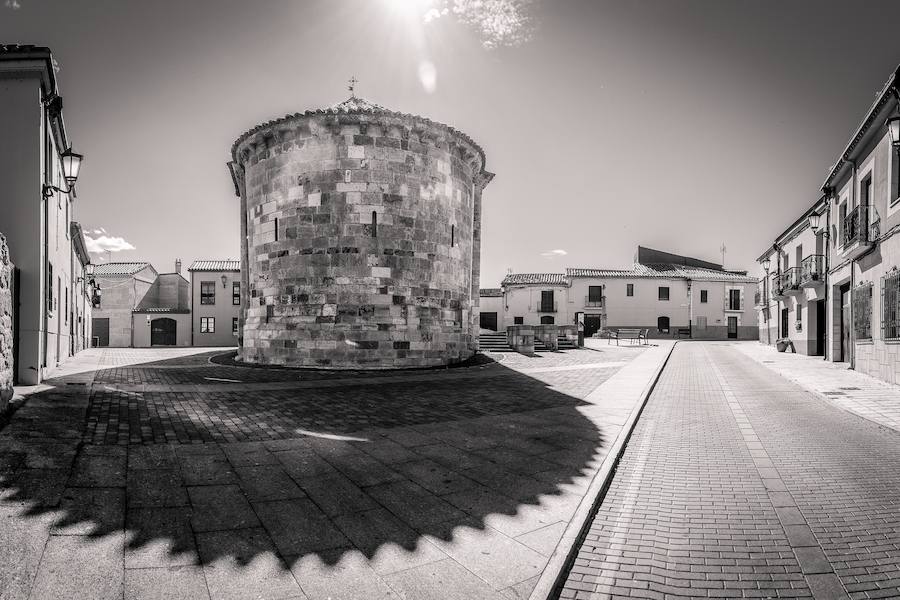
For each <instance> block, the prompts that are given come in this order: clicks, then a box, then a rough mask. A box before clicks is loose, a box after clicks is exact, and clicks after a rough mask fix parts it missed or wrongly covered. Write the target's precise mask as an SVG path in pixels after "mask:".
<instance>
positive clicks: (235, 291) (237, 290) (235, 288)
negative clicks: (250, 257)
mask: <svg viewBox="0 0 900 600" xmlns="http://www.w3.org/2000/svg"><path fill="white" fill-rule="evenodd" d="M231 304H232V305H233V306H240V305H241V282H240V281H232V282H231Z"/></svg>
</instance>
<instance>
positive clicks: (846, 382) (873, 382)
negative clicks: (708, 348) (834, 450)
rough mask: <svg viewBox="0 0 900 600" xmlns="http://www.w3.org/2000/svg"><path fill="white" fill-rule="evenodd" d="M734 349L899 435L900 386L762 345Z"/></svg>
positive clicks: (752, 344) (841, 365)
mask: <svg viewBox="0 0 900 600" xmlns="http://www.w3.org/2000/svg"><path fill="white" fill-rule="evenodd" d="M734 347H735V348H736V349H737V350H740V351H741V352H742V353H743V354H745V355H746V356H749V357H750V358H752V359H753V360H755V361H756V362H758V363H760V364H762V365H765V366H766V367H767V368H769V369H771V370H772V371H774V372H775V373H778V374H779V375H781V376H782V377H784V378H785V379H787V380H788V381H793V382H794V383H796V384H798V385H799V386H800V387H802V388H803V389H805V390H808V391H811V392H814V393H815V394H818V395H819V396H821V397H822V398H825V399H826V400H828V401H829V402H831V403H832V404H834V405H836V406H838V407H840V408H843V409H844V410H848V411H850V412H852V413H855V414H857V415H859V416H861V417H864V418H866V419H869V420H870V421H874V422H876V423H878V424H879V425H883V426H885V427H890V428H891V429H894V430H896V431H900V386H898V385H892V384H890V383H886V382H884V381H881V380H879V379H876V378H874V377H871V376H870V375H866V374H865V373H860V372H858V371H854V370H852V369H850V368H849V365H848V364H847V363H833V362H829V361H826V360H823V359H822V357H821V356H806V355H803V354H794V353H793V352H790V353H788V352H778V351H777V350H775V348H773V347H771V346H766V345H764V344H760V343H752V342H747V343H740V344H735V345H734Z"/></svg>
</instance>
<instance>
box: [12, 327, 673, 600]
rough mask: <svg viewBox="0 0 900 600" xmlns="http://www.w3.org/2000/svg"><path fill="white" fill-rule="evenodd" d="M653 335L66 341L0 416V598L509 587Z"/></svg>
mask: <svg viewBox="0 0 900 600" xmlns="http://www.w3.org/2000/svg"><path fill="white" fill-rule="evenodd" d="M670 348H671V346H670V345H662V346H654V347H638V346H634V347H628V346H622V347H618V348H616V347H615V346H606V345H605V344H598V345H596V346H595V347H594V348H593V349H587V348H586V349H578V350H567V351H561V352H541V353H538V354H537V355H535V356H531V357H528V356H522V355H519V354H515V353H503V354H496V355H492V357H493V359H494V361H485V362H483V363H482V364H476V366H472V367H467V368H456V369H443V370H430V371H407V372H393V373H377V374H371V375H362V374H359V373H315V372H309V371H302V372H301V371H297V370H286V369H258V368H256V369H253V368H245V367H239V366H233V365H232V366H229V365H227V364H225V365H222V364H214V363H211V362H209V360H208V359H209V357H210V356H213V355H215V354H216V352H207V351H202V350H201V351H197V350H189V349H184V350H175V349H173V350H122V349H106V350H102V349H94V350H89V351H86V352H83V353H81V354H79V355H78V357H76V358H75V359H74V360H72V361H70V362H69V363H67V364H66V365H65V366H64V368H63V369H61V370H60V371H59V372H58V376H57V378H56V379H53V380H51V381H49V382H48V384H47V385H45V386H40V387H38V388H34V389H30V390H20V391H22V392H25V393H28V394H30V395H29V396H28V397H27V398H26V401H25V402H24V404H22V406H21V407H20V408H19V409H18V410H17V411H16V412H15V413H14V414H13V416H12V418H11V419H10V421H9V423H8V424H7V425H6V426H5V427H4V428H3V429H2V431H0V532H2V537H0V598H2V599H3V600H12V599H20V598H21V599H25V598H32V599H36V600H37V599H41V600H42V599H45V598H66V599H72V598H86V599H87V598H90V599H105V598H116V599H121V598H126V599H138V598H140V599H143V598H167V599H173V598H191V599H195V598H211V599H216V600H217V599H226V598H235V599H239V598H240V599H242V598H310V599H318V598H321V599H326V598H331V599H351V598H367V599H368V598H408V599H426V598H466V599H472V598H497V599H512V598H527V597H528V596H529V594H530V593H531V591H532V588H533V587H534V586H535V584H536V582H537V580H538V578H539V576H540V575H541V573H542V571H543V570H544V568H545V566H546V565H547V564H548V560H549V559H550V557H551V556H552V555H553V553H554V551H555V550H556V547H557V545H558V542H559V540H560V538H561V537H562V535H563V532H564V531H565V529H566V527H567V526H568V524H569V521H570V519H572V516H573V514H575V512H576V510H577V509H578V507H579V506H580V505H581V504H582V503H583V500H584V495H585V493H586V491H587V490H588V488H589V485H590V484H591V482H592V479H593V477H594V476H595V474H596V473H597V471H598V469H599V467H600V466H601V464H603V460H604V458H606V454H607V452H608V451H609V448H610V446H611V445H612V444H613V443H614V441H615V440H616V439H617V438H618V436H619V435H620V433H621V432H622V427H623V424H624V423H625V422H626V420H627V418H628V415H629V414H631V413H632V411H633V410H634V407H635V406H636V405H637V403H638V400H639V398H640V395H641V394H640V392H641V390H642V389H643V388H644V387H645V386H646V384H647V382H648V381H649V380H650V378H651V377H652V376H653V374H654V373H655V372H656V370H657V369H658V368H659V366H660V365H661V364H662V362H663V360H664V359H665V357H666V356H667V354H668V352H669V350H670Z"/></svg>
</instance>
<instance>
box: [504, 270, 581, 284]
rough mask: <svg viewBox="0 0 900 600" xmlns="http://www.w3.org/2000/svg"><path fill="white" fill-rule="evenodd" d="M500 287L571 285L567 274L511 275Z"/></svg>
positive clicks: (505, 278)
mask: <svg viewBox="0 0 900 600" xmlns="http://www.w3.org/2000/svg"><path fill="white" fill-rule="evenodd" d="M500 285H502V286H504V287H506V286H508V285H569V280H568V279H567V278H566V275H565V273H510V274H509V275H507V276H506V277H504V278H503V281H502V282H501V284H500Z"/></svg>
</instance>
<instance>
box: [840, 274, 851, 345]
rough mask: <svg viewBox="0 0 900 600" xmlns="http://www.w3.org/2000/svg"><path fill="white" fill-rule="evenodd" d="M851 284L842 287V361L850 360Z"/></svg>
mask: <svg viewBox="0 0 900 600" xmlns="http://www.w3.org/2000/svg"><path fill="white" fill-rule="evenodd" d="M850 327H851V323H850V284H847V285H846V286H842V287H841V356H840V362H846V361H848V360H850Z"/></svg>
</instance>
